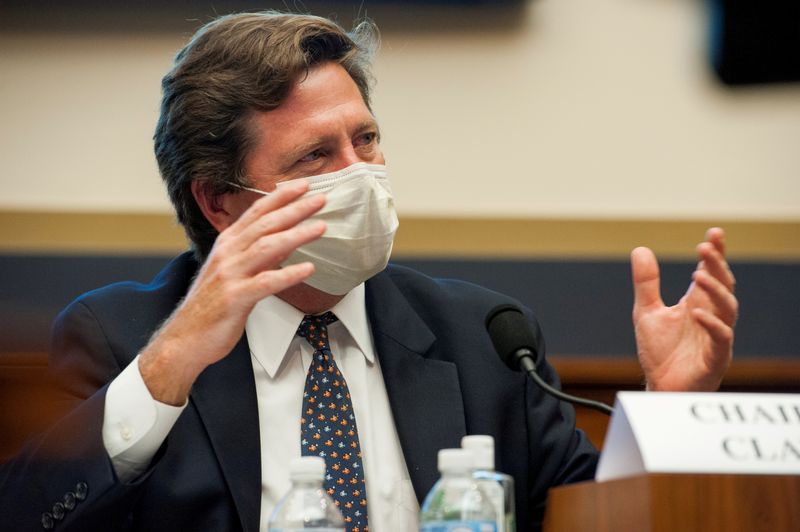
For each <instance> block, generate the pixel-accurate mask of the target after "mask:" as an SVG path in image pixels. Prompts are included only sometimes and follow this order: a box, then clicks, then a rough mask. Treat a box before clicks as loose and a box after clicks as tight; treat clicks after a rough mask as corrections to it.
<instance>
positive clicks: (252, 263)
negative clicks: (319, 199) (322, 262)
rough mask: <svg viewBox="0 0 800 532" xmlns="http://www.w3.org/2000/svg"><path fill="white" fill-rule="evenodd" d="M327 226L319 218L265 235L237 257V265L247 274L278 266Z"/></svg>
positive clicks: (314, 238) (315, 237)
mask: <svg viewBox="0 0 800 532" xmlns="http://www.w3.org/2000/svg"><path fill="white" fill-rule="evenodd" d="M326 228H327V226H326V224H325V222H323V221H319V220H318V221H314V222H311V223H307V224H303V225H298V226H295V227H293V228H291V229H287V230H285V231H279V232H277V233H273V234H269V235H264V236H262V237H261V238H259V239H258V240H257V241H256V242H254V243H253V244H252V245H251V246H250V247H248V248H247V250H245V251H244V252H242V253H240V254H239V255H238V256H237V257H236V258H235V261H236V264H237V266H235V267H240V268H241V269H242V271H243V272H244V273H245V274H246V275H255V274H257V273H258V272H260V271H261V270H266V269H274V268H277V267H278V266H280V264H281V263H282V262H283V261H284V260H286V258H287V257H289V255H291V253H292V252H293V251H294V250H296V249H297V248H299V247H300V246H303V245H305V244H307V243H309V242H312V241H314V240H316V239H318V238H319V237H321V236H322V234H323V233H325V229H326Z"/></svg>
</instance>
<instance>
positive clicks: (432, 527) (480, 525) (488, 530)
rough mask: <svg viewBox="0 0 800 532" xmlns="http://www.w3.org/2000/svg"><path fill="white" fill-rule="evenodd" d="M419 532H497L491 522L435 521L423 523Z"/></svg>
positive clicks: (495, 526) (494, 524)
mask: <svg viewBox="0 0 800 532" xmlns="http://www.w3.org/2000/svg"><path fill="white" fill-rule="evenodd" d="M419 530H420V532H497V524H496V523H494V522H492V521H435V522H432V523H425V524H423V525H422V526H421V527H420V529H419Z"/></svg>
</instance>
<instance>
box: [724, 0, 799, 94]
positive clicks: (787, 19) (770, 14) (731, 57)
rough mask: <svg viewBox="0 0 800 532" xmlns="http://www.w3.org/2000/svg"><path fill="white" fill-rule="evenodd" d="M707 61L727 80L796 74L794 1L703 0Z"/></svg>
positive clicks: (764, 80)
mask: <svg viewBox="0 0 800 532" xmlns="http://www.w3.org/2000/svg"><path fill="white" fill-rule="evenodd" d="M709 4H710V15H711V18H710V21H711V62H712V64H713V66H714V70H715V71H716V73H717V75H718V76H719V78H720V79H721V80H722V81H723V82H724V83H727V84H729V85H743V84H753V83H769V82H784V81H799V80H800V2H798V1H797V0H794V1H786V0H758V1H753V0H709Z"/></svg>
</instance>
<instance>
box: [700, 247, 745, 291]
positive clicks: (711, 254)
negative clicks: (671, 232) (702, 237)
mask: <svg viewBox="0 0 800 532" xmlns="http://www.w3.org/2000/svg"><path fill="white" fill-rule="evenodd" d="M697 254H698V255H699V257H700V264H699V265H698V269H697V271H707V272H708V273H709V274H711V275H712V276H713V277H714V278H715V279H717V280H719V281H720V282H721V283H722V284H723V285H725V287H726V288H727V289H728V290H729V291H731V292H733V291H734V289H735V288H736V278H735V277H734V276H733V272H732V271H731V269H730V266H729V265H728V261H727V260H725V255H723V253H722V252H720V247H718V246H716V245H715V244H713V243H712V242H703V243H702V244H698V246H697Z"/></svg>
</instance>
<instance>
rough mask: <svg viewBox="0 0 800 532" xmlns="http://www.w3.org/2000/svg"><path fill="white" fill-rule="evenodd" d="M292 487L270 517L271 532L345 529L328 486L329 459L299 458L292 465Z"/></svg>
mask: <svg viewBox="0 0 800 532" xmlns="http://www.w3.org/2000/svg"><path fill="white" fill-rule="evenodd" d="M289 476H290V478H291V480H292V488H291V489H290V490H289V492H288V493H287V494H286V495H284V496H283V498H282V499H281V500H280V501H278V505H277V506H276V507H275V510H274V511H273V512H272V515H271V516H270V518H269V530H270V532H301V531H309V532H310V531H314V532H344V529H345V528H344V519H343V518H342V513H341V512H340V511H339V509H338V508H337V507H336V504H335V503H334V502H333V499H331V498H330V497H329V496H328V494H327V493H325V489H324V488H323V487H322V484H323V481H324V478H325V460H323V459H322V458H320V457H319V456H303V457H300V458H295V459H294V460H292V462H291V463H290V464H289Z"/></svg>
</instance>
